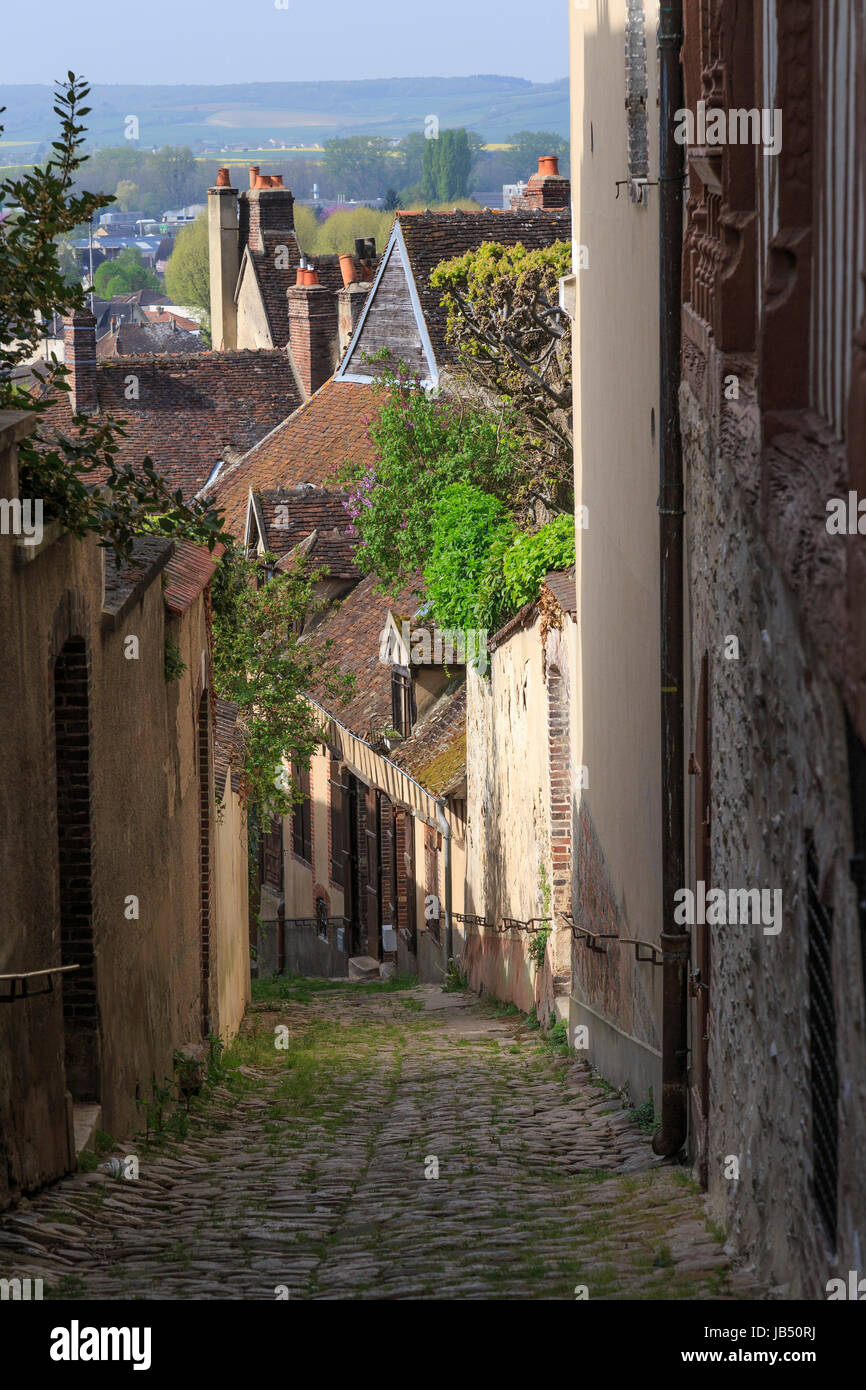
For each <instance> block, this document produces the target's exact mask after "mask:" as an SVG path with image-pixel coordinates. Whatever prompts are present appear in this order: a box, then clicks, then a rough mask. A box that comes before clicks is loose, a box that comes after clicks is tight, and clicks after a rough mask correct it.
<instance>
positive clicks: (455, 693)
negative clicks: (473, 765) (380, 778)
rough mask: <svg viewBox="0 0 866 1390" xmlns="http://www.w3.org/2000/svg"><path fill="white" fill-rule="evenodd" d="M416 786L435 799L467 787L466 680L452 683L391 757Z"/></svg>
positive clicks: (462, 678)
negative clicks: (411, 778) (417, 784)
mask: <svg viewBox="0 0 866 1390" xmlns="http://www.w3.org/2000/svg"><path fill="white" fill-rule="evenodd" d="M391 758H392V761H393V762H395V763H397V765H398V766H399V767H402V768H403V769H404V770H405V771H406V772H408V773H409V775H410V776H411V777H414V778H415V781H416V782H420V783H421V785H422V786H424V787H426V788H427V790H428V791H431V792H432V793H433V795H434V796H449V795H453V794H454V793H455V792H460V791H462V789H463V787H464V786H465V783H466V680H465V677H464V676H460V677H458V678H456V679H455V680H454V681H452V682H451V684H450V685H449V687H448V689H447V690H446V691H445V693H444V694H443V695H441V696H440V697H439V699H438V700H437V701H436V703H435V704H434V705H433V707H432V708H431V709H430V710H428V712H427V714H426V715H425V716H424V718H423V719H422V720H421V722H420V723H419V724H416V726H415V728H414V729H413V730H412V736H411V738H408V739H407V740H406V742H405V743H401V744H400V746H399V747H398V748H396V749H395V750H394V752H393V753H392V754H391Z"/></svg>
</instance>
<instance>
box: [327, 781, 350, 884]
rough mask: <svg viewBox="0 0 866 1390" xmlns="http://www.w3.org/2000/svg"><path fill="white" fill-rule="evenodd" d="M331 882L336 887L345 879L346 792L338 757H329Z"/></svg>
mask: <svg viewBox="0 0 866 1390" xmlns="http://www.w3.org/2000/svg"><path fill="white" fill-rule="evenodd" d="M330 782H331V882H332V883H335V884H336V885H337V887H338V888H342V887H344V886H345V881H346V873H345V866H346V807H345V805H344V803H345V801H346V798H347V792H346V788H345V787H344V786H343V775H342V770H341V768H340V760H339V758H331V777H330Z"/></svg>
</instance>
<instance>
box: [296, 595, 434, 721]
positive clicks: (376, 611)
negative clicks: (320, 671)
mask: <svg viewBox="0 0 866 1390" xmlns="http://www.w3.org/2000/svg"><path fill="white" fill-rule="evenodd" d="M377 582H378V581H377V580H376V577H375V576H374V575H368V576H367V577H366V578H365V579H362V581H361V583H360V584H358V586H357V587H356V588H355V589H353V590H352V592H351V593H350V594H349V596H348V597H347V598H345V599H344V600H343V602H342V603H340V604H336V605H335V606H334V608H333V609H332V610H331V612H330V613H329V614H328V615H327V616H326V617H325V618H324V620H323V621H322V622H321V623H320V624H319V626H318V627H317V628H316V629H315V630H314V632H313V633H312V634H311V636H310V637H309V638H308V639H307V640H308V641H309V643H310V645H311V646H312V647H313V648H314V649H321V647H322V646H323V645H324V643H325V642H327V641H331V642H332V643H333V648H332V651H331V656H330V659H329V663H330V664H331V665H332V667H333V669H335V670H336V671H338V672H339V673H340V674H348V673H351V674H352V675H354V677H355V688H354V691H353V693H352V695H351V696H350V698H349V701H348V702H347V703H345V704H344V703H342V702H341V701H339V700H335V699H334V697H333V696H330V695H328V694H327V693H326V692H324V691H322V690H318V691H316V690H311V691H310V694H311V695H312V697H313V699H314V700H317V701H318V702H319V704H321V705H323V706H324V707H325V708H326V709H328V710H329V712H330V713H331V714H333V715H334V717H335V718H336V719H339V720H340V722H341V723H342V724H345V725H346V726H347V727H348V728H349V729H351V730H352V732H353V733H355V734H357V735H358V736H359V737H360V738H367V737H369V734H370V729H371V727H378V726H380V725H381V723H382V721H383V720H384V721H387V722H390V719H391V667H390V665H389V664H385V663H383V662H380V660H379V651H380V645H381V636H382V631H383V629H384V627H385V624H386V621H387V617H388V613H389V611H390V610H391V608H396V609H397V610H399V611H400V612H401V613H406V614H408V615H410V616H414V615H415V614H416V613H417V611H418V609H419V608H420V607H421V606H422V604H423V602H424V600H423V598H422V597H420V596H419V591H420V585H421V581H420V576H419V578H418V579H417V580H416V581H415V582H414V583H413V584H411V585H409V586H407V587H406V588H405V589H404V590H403V591H402V592H401V593H399V594H397V595H396V597H394V598H391V597H388V596H386V595H385V594H381V593H378V592H377V589H376V584H377Z"/></svg>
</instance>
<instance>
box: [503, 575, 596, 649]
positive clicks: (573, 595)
mask: <svg viewBox="0 0 866 1390" xmlns="http://www.w3.org/2000/svg"><path fill="white" fill-rule="evenodd" d="M545 591H547V593H549V594H550V595H551V597H552V598H553V600H554V602H555V603H556V604H557V606H558V607H559V608H560V609H561V610H562V612H563V613H568V614H569V615H570V616H571V617H575V616H576V615H577V588H576V584H575V568H574V565H572V566H571V568H570V569H567V570H551V571H550V573H549V574H548V575H546V576H545V579H544V583H543V585H542V594H541V596H540V598H538V599H534V600H533V601H532V602H530V603H525V604H524V605H523V607H522V608H521V609H520V610H519V611H518V612H517V613H515V614H514V617H513V618H509V619H508V622H507V623H505V624H504V625H503V626H502V627H501V628H500V629H499V631H498V632H494V634H493V636H492V637H491V638H490V641H489V642H488V643H487V650H488V651H491V652H495V651H496V649H497V647H501V646H502V644H503V642H507V641H508V639H509V637H511V636H512V634H513V633H515V632H517V631H519V629H520V628H523V627H526V626H527V624H528V623H532V622H534V621H535V619H536V617H537V615H538V611H539V603H540V601H541V598H543V595H544V592H545Z"/></svg>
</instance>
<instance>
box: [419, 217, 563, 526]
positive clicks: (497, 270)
mask: <svg viewBox="0 0 866 1390" xmlns="http://www.w3.org/2000/svg"><path fill="white" fill-rule="evenodd" d="M570 270H571V246H570V244H569V243H568V242H566V241H557V242H554V243H553V245H552V246H547V247H543V248H541V249H539V250H535V251H527V249H526V248H525V247H524V246H523V245H522V244H520V243H518V244H517V245H516V246H500V245H499V244H497V243H495V242H485V243H484V244H483V245H482V246H480V247H479V248H478V249H477V250H476V251H469V252H467V253H466V254H465V255H463V256H459V257H456V258H455V259H454V260H451V261H445V262H443V263H442V264H440V265H438V266H437V267H436V269H435V270H434V271H433V273H432V275H431V277H430V283H431V285H432V286H433V288H434V289H438V290H440V291H441V292H442V301H441V302H442V305H443V307H444V308H445V309H446V311H447V326H446V333H447V337H448V341H449V342H450V343H451V344H452V345H453V346H454V347H456V348H457V350H458V353H459V357H460V363H461V367H462V370H463V372H464V373H465V375H466V376H467V377H468V378H469V379H470V380H471V381H472V382H473V383H474V384H475V385H476V386H479V387H480V388H481V389H482V390H483V391H484V392H486V393H494V394H495V395H496V396H498V397H500V398H502V399H504V400H507V401H509V402H510V403H511V405H512V407H513V408H514V409H515V410H516V411H517V412H518V413H519V415H520V416H521V418H522V420H523V422H524V427H525V432H526V436H527V439H528V441H529V442H530V443H531V444H532V446H533V449H534V452H535V456H536V459H537V469H538V476H537V479H536V485H535V489H534V490H535V491H536V492H537V493H538V495H539V496H540V497H542V498H543V500H545V501H551V500H554V501H556V502H557V504H558V505H564V506H570V505H571V498H572V488H573V467H574V464H573V425H572V364H571V331H570V330H571V325H570V322H569V319H568V315H567V314H566V313H565V311H564V310H563V309H561V308H560V306H559V281H560V279H561V278H562V277H563V276H565V275H568V274H569V273H570Z"/></svg>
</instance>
